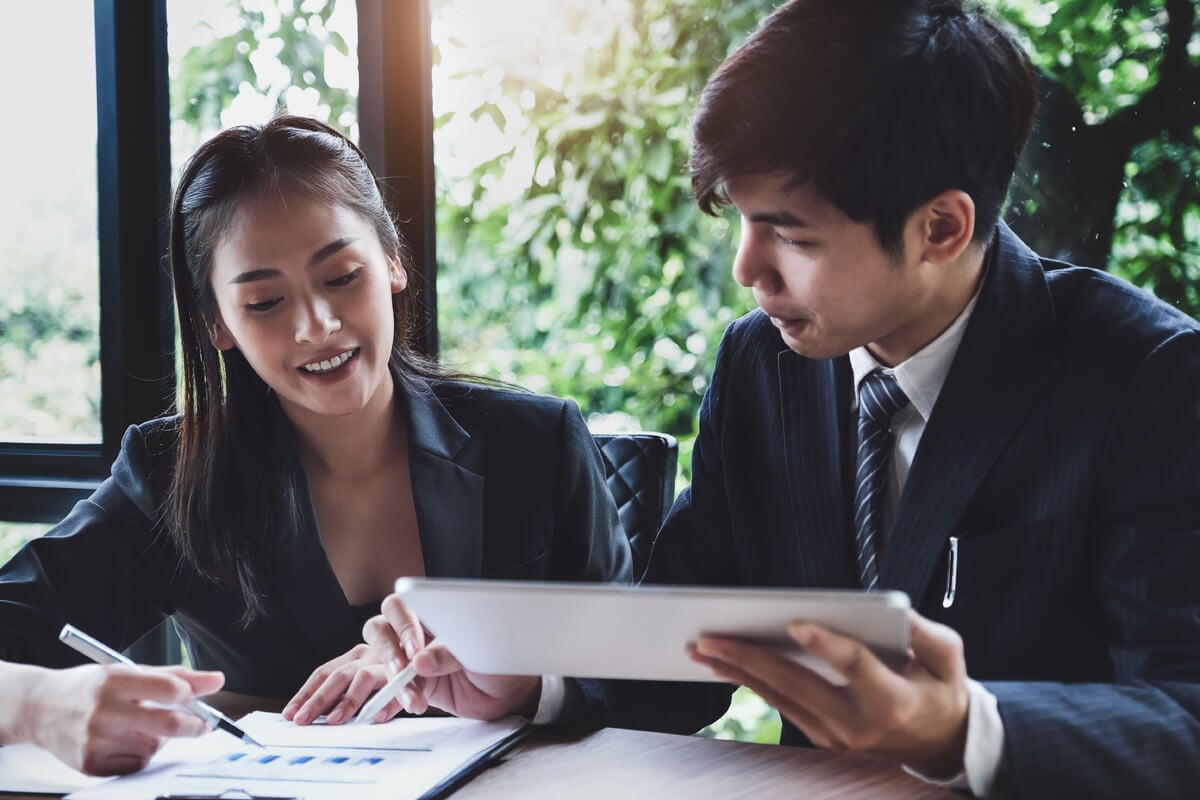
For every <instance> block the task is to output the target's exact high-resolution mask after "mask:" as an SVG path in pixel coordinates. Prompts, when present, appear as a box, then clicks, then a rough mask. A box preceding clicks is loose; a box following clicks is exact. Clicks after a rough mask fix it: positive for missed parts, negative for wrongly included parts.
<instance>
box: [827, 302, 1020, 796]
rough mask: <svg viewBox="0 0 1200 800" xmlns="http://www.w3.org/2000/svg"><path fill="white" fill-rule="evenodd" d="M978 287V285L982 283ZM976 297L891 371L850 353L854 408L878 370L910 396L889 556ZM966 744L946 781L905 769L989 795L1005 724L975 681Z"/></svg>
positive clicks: (888, 506) (900, 426) (900, 439)
mask: <svg viewBox="0 0 1200 800" xmlns="http://www.w3.org/2000/svg"><path fill="white" fill-rule="evenodd" d="M981 284H982V281H981ZM978 297H979V295H978V293H976V295H975V297H973V298H971V302H969V303H967V307H966V308H964V309H963V310H962V313H960V314H959V315H958V317H957V318H956V319H955V320H954V322H952V323H951V324H950V327H948V328H946V330H944V331H943V332H942V333H941V335H940V336H938V337H937V338H936V339H934V340H933V341H932V342H930V343H929V344H927V345H925V347H923V348H921V350H919V351H917V352H916V353H915V354H913V355H912V356H911V357H909V358H908V360H906V361H904V362H902V363H900V364H897V365H896V366H895V367H894V368H892V369H887V368H885V367H883V365H882V364H880V363H879V362H878V361H876V360H875V357H874V356H872V355H871V354H870V352H868V351H867V349H866V348H865V347H859V348H856V349H854V350H852V351H850V368H851V369H852V370H853V372H854V387H855V394H854V397H855V401H854V405H855V409H856V410H857V406H858V391H857V390H858V386H859V383H860V382H861V381H862V379H863V378H865V377H866V376H867V375H869V374H870V373H871V372H873V371H875V370H877V369H883V370H884V371H885V372H888V373H891V374H892V375H894V376H895V378H896V382H897V383H898V384H900V388H901V390H903V392H904V394H905V395H906V396H907V397H908V400H909V404H908V405H907V406H905V407H904V408H902V409H900V410H899V411H897V412H896V415H895V416H894V417H893V418H892V434H893V436H894V439H893V444H892V460H891V465H890V469H889V471H888V483H887V491H886V493H885V494H884V501H883V527H882V530H883V531H884V532H885V533H884V537H883V542H882V545H883V546H882V548H881V552H883V553H884V556H883V557H884V558H887V555H886V553H887V535H886V532H887V531H890V530H891V528H892V523H893V522H894V521H895V519H896V510H897V509H898V508H899V506H900V493H901V492H902V491H903V489H904V482H905V481H906V480H907V479H908V471H909V469H910V468H911V467H912V462H913V458H914V457H915V456H916V454H917V446H918V445H919V444H920V442H921V435H922V434H923V433H924V432H925V426H926V425H927V424H928V422H929V418H930V416H931V415H932V414H933V410H934V408H935V406H936V405H937V399H938V395H939V394H940V393H941V391H942V385H943V384H944V383H945V382H946V375H947V373H949V372H950V364H951V363H952V362H953V361H954V356H955V354H956V353H957V352H958V346H959V344H960V343H961V342H962V337H963V333H964V332H965V331H966V328H967V321H968V320H969V319H970V318H971V314H972V312H973V311H974V310H975V302H976V300H977V299H978ZM967 693H968V705H967V743H966V750H965V753H964V756H963V772H961V773H959V774H958V775H956V776H954V777H952V778H950V779H949V780H934V779H932V778H930V777H928V776H926V775H922V774H920V773H919V772H916V771H915V770H912V769H909V768H908V767H905V770H907V771H908V772H910V773H911V774H913V775H916V776H917V777H918V778H921V779H922V780H925V781H928V782H930V783H936V784H939V785H945V786H951V787H954V788H970V789H971V791H972V792H974V793H975V795H976V796H977V797H987V796H988V795H989V794H991V791H992V788H993V786H994V784H995V781H996V774H997V772H998V771H999V769H1000V767H1001V764H1002V762H1003V758H1004V723H1003V721H1002V720H1001V719H1000V711H999V708H998V707H997V702H996V697H995V695H993V694H992V693H991V692H989V691H988V690H987V689H985V688H984V687H983V686H982V685H981V684H979V683H978V682H976V681H973V680H970V679H968V680H967Z"/></svg>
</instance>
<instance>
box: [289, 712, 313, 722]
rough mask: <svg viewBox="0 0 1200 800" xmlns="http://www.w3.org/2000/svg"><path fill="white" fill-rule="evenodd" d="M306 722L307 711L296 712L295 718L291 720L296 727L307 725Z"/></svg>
mask: <svg viewBox="0 0 1200 800" xmlns="http://www.w3.org/2000/svg"><path fill="white" fill-rule="evenodd" d="M308 720H309V714H308V712H307V711H297V712H296V716H295V718H294V719H293V720H292V722H295V723H296V724H297V725H307V724H308Z"/></svg>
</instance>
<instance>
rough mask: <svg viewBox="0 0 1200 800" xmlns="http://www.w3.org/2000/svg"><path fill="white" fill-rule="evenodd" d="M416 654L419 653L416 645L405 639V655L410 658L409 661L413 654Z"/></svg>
mask: <svg viewBox="0 0 1200 800" xmlns="http://www.w3.org/2000/svg"><path fill="white" fill-rule="evenodd" d="M416 652H417V645H416V643H414V642H413V640H412V639H405V640H404V655H406V656H408V659H409V660H410V661H411V660H412V657H413V654H415V653H416Z"/></svg>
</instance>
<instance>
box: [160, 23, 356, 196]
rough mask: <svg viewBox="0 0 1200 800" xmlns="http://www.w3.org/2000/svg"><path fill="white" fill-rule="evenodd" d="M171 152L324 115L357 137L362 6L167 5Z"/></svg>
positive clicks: (180, 155)
mask: <svg viewBox="0 0 1200 800" xmlns="http://www.w3.org/2000/svg"><path fill="white" fill-rule="evenodd" d="M167 20H168V26H167V48H168V53H169V57H170V67H169V69H170V78H171V155H172V162H173V165H174V167H175V170H176V174H178V169H179V167H180V165H181V164H182V163H183V161H184V160H185V159H186V158H187V157H188V156H189V155H191V154H192V152H194V151H195V150H196V148H197V147H198V146H199V145H200V144H202V143H203V142H204V141H205V140H206V139H208V138H209V137H211V136H212V135H213V134H215V133H217V132H218V131H220V130H222V129H224V128H227V127H229V126H231V125H242V124H257V123H262V122H266V121H267V120H269V119H270V118H271V117H272V116H273V115H274V114H275V113H277V112H280V111H286V112H288V113H292V114H302V115H304V116H310V117H316V118H318V119H321V120H323V121H325V122H329V123H331V124H333V125H335V126H336V127H338V128H340V129H341V130H342V131H344V132H346V133H347V134H349V135H350V137H351V138H352V139H357V135H358V123H357V119H358V112H357V96H358V58H357V52H358V23H357V17H356V8H355V3H354V0H243V1H242V2H233V1H232V0H167Z"/></svg>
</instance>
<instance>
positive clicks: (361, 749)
mask: <svg viewBox="0 0 1200 800" xmlns="http://www.w3.org/2000/svg"><path fill="white" fill-rule="evenodd" d="M239 724H240V725H241V726H242V727H243V728H244V729H245V730H246V732H247V733H249V734H250V735H251V736H253V737H254V738H255V739H257V740H258V741H260V742H262V743H263V744H264V745H266V747H265V749H260V748H257V747H252V746H247V745H245V744H243V743H242V742H240V741H238V740H237V739H234V738H233V737H231V736H229V735H228V734H226V733H222V732H219V731H217V732H213V733H210V734H208V735H207V736H204V737H201V738H200V739H194V740H175V741H172V742H170V743H169V744H168V745H167V746H166V747H164V748H163V749H162V751H160V752H159V753H158V755H156V756H155V757H154V760H153V761H151V762H150V766H148V767H147V768H146V769H145V770H143V771H142V772H140V773H138V774H136V775H130V776H127V777H124V778H118V779H116V780H113V781H109V782H106V783H102V784H99V785H96V786H92V787H89V788H87V789H84V790H82V791H78V792H75V793H73V794H71V795H69V798H70V800H108V798H122V799H123V800H125V799H129V800H133V799H134V798H147V800H150V799H152V798H154V797H157V796H160V795H189V796H214V797H217V796H220V795H221V794H225V793H237V792H240V793H243V796H244V795H250V796H268V797H302V798H305V800H323V798H345V797H354V798H355V800H367V799H368V798H374V797H387V798H395V799H396V800H403V798H412V799H413V800H415V798H419V797H421V795H423V794H425V793H426V792H427V791H429V790H430V789H432V788H434V787H435V786H438V785H439V784H441V783H442V782H443V781H445V780H447V779H448V778H450V777H452V776H454V775H456V774H457V773H458V772H459V771H460V770H462V769H464V768H466V767H467V766H468V765H470V764H471V763H473V762H474V761H475V759H476V758H478V757H480V756H481V755H482V754H485V753H487V752H489V751H490V750H491V749H492V748H493V747H495V746H497V745H499V744H500V743H501V742H503V741H505V740H506V739H508V738H509V737H510V736H512V735H514V734H515V733H517V732H518V731H519V730H521V728H523V727H524V726H525V724H526V723H525V721H524V720H520V719H516V718H511V717H510V718H506V719H502V720H497V721H495V722H475V721H472V720H463V719H458V718H456V717H435V718H400V719H395V720H392V721H391V722H387V723H384V724H381V725H323V724H314V725H307V726H299V725H293V724H292V723H290V722H287V721H286V720H284V719H283V718H282V717H281V716H279V715H278V714H268V713H265V712H261V711H256V712H254V713H252V714H249V715H247V716H246V717H244V718H243V719H242V720H241V721H240V722H239Z"/></svg>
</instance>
